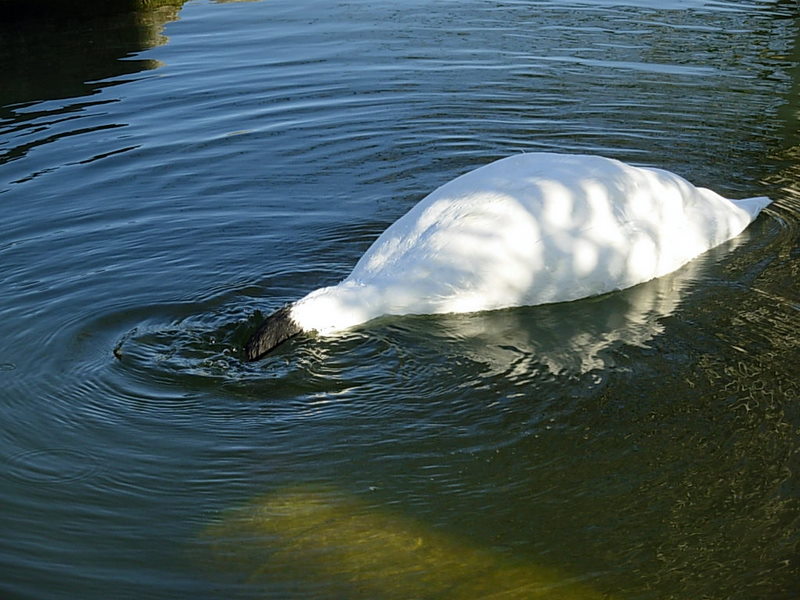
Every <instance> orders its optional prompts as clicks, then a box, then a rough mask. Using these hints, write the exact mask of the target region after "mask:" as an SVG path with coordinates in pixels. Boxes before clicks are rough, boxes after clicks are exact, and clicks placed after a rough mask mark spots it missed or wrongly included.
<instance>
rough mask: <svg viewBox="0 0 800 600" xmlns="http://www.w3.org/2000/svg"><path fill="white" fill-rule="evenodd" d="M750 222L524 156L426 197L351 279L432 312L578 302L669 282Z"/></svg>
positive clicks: (628, 174) (585, 168)
mask: <svg viewBox="0 0 800 600" xmlns="http://www.w3.org/2000/svg"><path fill="white" fill-rule="evenodd" d="M755 214H757V213H755ZM753 217H754V215H753V214H751V213H749V212H748V211H746V210H743V209H741V208H739V207H737V206H736V205H735V204H733V203H731V202H730V201H728V200H726V199H724V198H722V197H721V196H719V195H717V194H715V193H714V192H711V191H710V190H705V189H702V188H696V187H694V186H693V185H691V184H690V183H688V182H687V181H686V180H684V179H683V178H681V177H679V176H677V175H674V174H672V173H669V172H667V171H662V170H659V169H646V168H637V167H632V166H629V165H626V164H624V163H622V162H619V161H616V160H611V159H607V158H602V157H595V156H571V155H559V154H544V153H535V154H520V155H517V156H511V157H509V158H506V159H503V160H499V161H497V162H494V163H491V164H489V165H486V166H485V167H482V168H479V169H477V170H475V171H472V172H470V173H467V174H465V175H462V176H461V177H458V178H457V179H454V180H453V181H451V182H450V183H447V184H445V185H444V186H442V187H440V188H439V189H437V190H436V191H434V192H433V193H432V194H430V195H429V196H427V197H426V198H425V199H424V200H422V201H421V202H420V203H419V204H417V205H416V206H415V207H414V208H413V209H412V210H411V211H409V212H408V213H407V214H406V215H405V216H403V217H402V218H401V219H399V220H398V221H397V222H395V223H394V224H393V225H392V226H391V227H389V228H388V229H387V230H386V231H385V232H384V233H383V234H382V235H381V236H380V237H379V238H378V239H377V240H376V241H375V243H374V244H373V245H372V246H371V247H370V249H369V250H368V251H367V252H366V253H365V254H364V256H363V257H362V258H361V260H360V261H359V262H358V264H357V265H356V267H355V268H354V270H353V272H352V274H351V275H350V276H349V277H348V280H349V281H352V282H357V283H360V284H371V285H377V286H379V287H384V288H389V287H394V286H403V287H405V288H409V289H411V290H413V292H414V293H413V295H414V296H415V297H416V298H417V299H425V300H424V302H425V304H427V305H429V306H428V312H462V311H465V310H486V309H492V308H501V307H505V306H514V305H519V304H540V303H545V302H555V301H564V300H573V299H575V298H580V297H584V296H587V295H594V294H600V293H604V292H606V291H609V290H612V289H618V288H624V287H628V286H630V285H634V284H636V283H640V282H643V281H647V280H649V279H652V278H654V277H658V276H660V275H663V274H666V273H669V272H671V271H674V270H675V269H677V268H678V267H680V266H681V265H682V264H684V263H685V262H687V261H688V260H690V259H691V258H693V257H695V256H697V255H698V254H700V253H701V252H704V251H705V250H707V249H709V248H711V247H713V246H716V245H717V244H720V243H722V242H723V241H725V240H727V239H730V238H731V237H733V236H735V235H737V234H738V233H740V232H741V231H742V230H743V229H744V228H745V227H746V226H747V224H748V223H749V222H750V221H751V219H752V218H753ZM398 308H399V307H398Z"/></svg>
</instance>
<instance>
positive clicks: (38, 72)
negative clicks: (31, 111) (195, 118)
mask: <svg viewBox="0 0 800 600" xmlns="http://www.w3.org/2000/svg"><path fill="white" fill-rule="evenodd" d="M184 2H185V0H161V1H159V2H151V3H142V2H127V3H116V4H115V3H113V2H112V3H101V4H97V3H91V2H90V3H88V4H83V3H69V4H67V3H66V2H52V3H45V4H44V5H43V4H42V3H35V6H36V8H37V11H36V12H35V13H34V11H33V9H32V8H31V7H30V6H29V5H30V3H26V4H27V5H28V8H27V9H25V10H23V9H22V8H19V7H21V6H22V3H16V2H9V3H7V4H4V5H3V17H4V18H3V20H2V22H0V64H2V65H3V71H4V73H3V85H2V86H0V119H5V118H10V117H11V114H9V109H10V108H13V107H15V106H19V105H21V104H23V105H24V104H28V103H31V102H37V101H43V100H54V99H59V98H73V97H79V96H88V95H91V94H93V93H95V91H96V90H97V89H98V88H99V87H101V84H98V83H97V82H98V81H100V80H103V79H108V78H110V77H116V76H120V75H127V74H131V73H138V72H140V71H143V70H147V69H152V68H155V67H156V66H157V63H155V62H154V61H152V60H122V59H126V58H127V57H129V56H131V55H133V54H135V53H137V52H141V51H142V50H146V49H148V48H152V47H154V46H158V45H161V44H163V43H164V42H165V41H166V38H165V37H164V36H163V35H162V33H161V29H162V27H163V26H164V25H165V24H166V23H169V22H170V21H174V20H176V19H177V18H178V13H179V11H180V8H181V7H182V6H183V4H184ZM109 5H113V6H114V7H117V10H115V11H112V10H111V9H110V7H109ZM137 6H138V7H139V10H134V9H135V8H136V7H137ZM120 7H122V8H123V10H120ZM125 7H128V8H127V9H124V8H125Z"/></svg>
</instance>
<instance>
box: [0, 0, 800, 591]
mask: <svg viewBox="0 0 800 600" xmlns="http://www.w3.org/2000/svg"><path fill="white" fill-rule="evenodd" d="M162 27H163V32H162ZM799 36H800V8H799V7H798V4H797V2H796V1H794V0H786V1H781V0H775V1H770V0H761V1H756V0H753V1H746V0H742V1H711V0H709V1H701V0H664V1H660V2H655V1H653V2H650V1H648V0H620V1H618V2H615V1H613V0H607V1H606V0H587V1H584V2H557V1H546V0H541V1H538V2H527V1H521V0H516V1H514V0H504V1H497V2H480V1H472V0H467V1H464V0H462V1H459V2H450V1H442V2H433V1H422V0H410V1H404V2H389V1H383V2H364V1H352V2H334V1H326V2H323V1H308V2H306V1H301V2H287V1H282V0H281V1H264V2H255V3H232V4H214V3H207V2H189V3H187V4H185V5H183V6H182V7H180V6H172V7H169V6H167V7H162V8H157V9H154V10H152V11H150V12H145V13H141V14H123V15H117V16H113V15H106V16H103V17H102V18H101V17H99V16H98V17H96V18H91V17H86V16H81V17H80V18H78V17H75V18H73V19H69V18H67V19H64V18H61V19H60V20H58V21H56V22H48V21H44V20H28V21H25V22H23V23H18V22H15V23H7V22H6V23H3V25H2V29H0V65H2V67H0V69H2V71H1V72H2V85H0V101H2V107H0V207H2V210H1V211H0V232H1V233H0V277H1V279H0V280H1V281H2V283H1V284H0V285H2V288H0V289H2V295H0V339H2V345H1V348H2V349H1V350H0V390H1V391H0V417H2V427H0V507H1V508H2V509H1V510H0V531H2V535H0V591H2V597H3V598H11V599H29V598H30V599H37V600H39V599H41V600H44V599H56V598H70V599H72V598H81V599H94V598H97V599H107V598H137V599H138V598H152V599H156V598H158V599H160V598H177V599H183V598H209V599H211V598H226V599H227V598H270V599H278V600H284V599H288V598H320V599H329V598H349V597H352V598H356V597H358V598H362V597H366V598H381V597H385V598H422V597H425V598H451V597H453V598H454V597H465V598H468V597H472V598H478V597H492V598H508V597H514V598H517V597H519V598H524V597H547V598H563V597H570V598H572V597H574V598H588V597H593V598H594V597H607V598H615V599H626V600H632V599H667V598H670V599H671V598H674V599H681V600H695V599H700V598H709V599H712V598H713V599H722V598H726V599H727V598H730V599H738V600H750V599H753V600H755V599H787V600H788V599H789V598H796V597H799V596H800V562H798V561H799V560H800V476H799V475H798V473H800V454H798V452H799V451H800V435H799V434H800V376H799V375H798V365H800V360H799V359H800V352H799V351H798V344H800V321H799V320H798V318H799V317H800V291H799V290H798V283H797V282H798V276H800V266H799V265H800V261H799V259H800V244H799V243H798V239H799V238H800V135H798V111H800V101H799V100H798V98H799V97H800V42H798V40H799V39H800V37H799ZM525 150H530V151H533V150H549V151H562V152H590V153H600V154H604V155H608V156H613V157H616V158H620V159H623V160H628V161H631V162H634V163H636V164H645V165H657V166H661V167H664V168H667V169H670V170H673V171H675V172H678V173H680V174H682V175H684V176H686V177H688V178H689V179H691V180H693V181H694V182H695V183H697V184H698V185H704V186H708V187H712V188H714V189H716V190H717V191H719V192H720V193H722V194H726V195H729V196H733V197H737V196H749V195H758V194H768V195H770V196H771V197H772V198H774V200H775V203H774V204H773V205H772V206H771V207H770V208H769V209H767V210H766V211H765V213H764V214H763V215H762V217H760V218H759V219H758V221H757V222H756V223H755V224H754V225H753V226H752V227H751V228H750V229H748V231H747V232H746V233H745V234H744V235H743V236H741V237H740V238H738V239H737V240H735V241H734V242H731V243H729V244H727V245H725V246H723V247H721V248H718V249H715V250H713V251H711V252H709V253H708V254H706V255H704V256H702V257H701V258H699V259H698V260H696V261H694V262H693V263H691V264H690V265H688V266H687V267H686V268H684V269H682V270H681V271H679V272H677V273H675V274H673V275H671V276H669V277H666V278H664V279H662V280H659V281H654V282H651V283H648V284H645V285H643V286H639V287H637V288H634V289H632V290H628V291H624V292H620V293H616V294H611V295H609V296H606V297H603V298H599V299H589V300H585V301H579V302H575V303H570V304H566V305H556V306H545V307H535V308H520V309H515V310H507V311H499V312H496V313H489V314H481V315H461V316H440V317H425V316H418V317H404V318H386V319H381V320H378V321H375V322H372V323H370V324H367V325H365V326H363V327H361V328H359V329H358V330H355V331H352V332H351V333H348V334H347V335H345V336H343V337H340V338H336V339H317V340H315V339H298V340H296V341H293V342H290V343H288V344H287V345H285V346H283V347H282V348H281V349H280V350H279V351H278V352H276V353H275V354H273V355H271V356H270V357H268V358H267V359H266V360H264V361H262V362H259V363H256V364H243V363H241V362H240V361H239V359H238V355H237V352H236V349H237V348H238V347H239V346H240V345H241V344H242V342H243V340H244V339H245V338H246V336H247V334H248V331H249V330H250V329H251V328H252V327H253V326H254V324H255V322H256V319H255V317H254V316H253V313H254V312H255V311H256V310H260V311H264V312H268V311H270V310H272V309H274V308H276V307H278V306H280V305H281V304H283V303H285V302H287V301H290V300H292V299H296V298H298V297H300V296H302V295H303V294H305V293H306V292H307V291H309V290H311V289H313V288H315V287H318V286H320V285H323V284H331V283H334V282H336V281H337V280H338V279H340V278H342V277H344V276H345V275H346V274H347V273H348V272H349V270H350V268H351V267H352V266H353V265H354V264H355V262H356V260H357V259H358V257H359V256H360V255H361V253H362V252H363V251H364V250H365V249H366V248H367V246H368V245H369V243H370V242H371V240H373V239H374V238H375V237H376V236H377V235H378V234H379V233H380V232H381V231H382V230H383V229H384V228H385V227H386V226H387V225H388V224H389V223H391V222H392V221H394V220H395V219H396V218H397V217H399V216H400V215H401V214H403V213H404V212H405V211H406V210H408V209H409V208H410V207H411V206H412V205H413V204H414V203H415V202H416V201H417V200H419V199H420V198H421V197H422V196H424V195H425V194H426V193H428V192H429V191H431V190H432V189H434V188H435V187H437V186H438V185H440V184H442V183H444V182H446V181H448V180H449V179H451V178H453V177H454V176H456V175H458V174H460V173H463V172H465V171H467V170H469V169H470V168H473V167H476V166H478V165H481V164H484V163H486V162H488V161H490V160H492V159H495V158H498V157H501V156H505V155H508V154H511V153H515V152H520V151H525ZM292 486H312V487H310V488H308V489H310V490H313V491H308V492H307V494H308V495H307V496H303V495H295V496H290V495H286V494H285V493H284V492H282V490H286V489H298V488H296V487H295V488H293V487H292ZM299 489H306V488H299ZM305 493H306V492H304V494H305ZM282 494H283V495H282ZM276 498H277V500H276ZM287 498H292V500H291V502H290V501H289V500H287ZM308 498H311V500H308ZM336 502H340V503H342V506H343V507H344V508H341V510H340V512H338V513H336V515H335V516H330V517H326V519H327V520H326V523H327V525H325V528H324V529H320V527H321V526H315V525H314V524H313V523H312V522H311V520H309V521H308V526H307V527H305V525H304V523H305V521H304V520H303V519H306V518H308V519H311V517H309V516H308V514H310V513H308V506H310V505H311V504H314V503H320V504H324V505H326V506H327V505H328V504H336ZM292 503H293V504H292ZM277 505H280V506H281V507H283V508H281V509H280V510H277V509H275V508H274V507H275V506H277ZM337 506H338V505H337ZM264 507H267V508H264ZM270 507H272V508H270ZM276 510H277V513H276V514H272V513H271V512H270V511H273V512H274V511H276ZM265 511H266V512H265ZM303 511H306V512H305V513H304V512H303ZM266 513H269V514H268V515H267V516H268V517H269V519H267V521H265V522H268V523H269V525H268V527H269V528H270V529H269V532H266V530H265V527H267V525H264V524H263V523H261V524H260V523H259V519H260V517H259V516H258V515H262V516H263V515H264V514H266ZM304 515H305V516H304ZM293 519H294V520H293ZM298 520H299V521H298ZM298 523H299V524H300V527H299V528H298ZM315 527H316V529H315ZM406 538H408V540H412V538H413V543H412V542H408V543H407V541H408V540H407V539H406ZM364 539H370V540H372V541H373V542H374V544H373V545H372V546H363V545H362V541H363V540H364ZM371 543H372V542H371ZM404 544H405V545H404ZM411 546H413V547H414V548H415V549H416V550H415V552H416V554H414V553H412V554H413V556H422V557H423V558H424V560H423V561H422V562H421V563H420V564H422V565H423V566H421V567H419V568H417V567H413V566H412V567H410V569H411V570H412V571H414V570H415V569H416V571H415V572H414V574H413V576H414V577H416V576H417V574H418V573H417V571H419V572H422V571H425V572H426V573H427V574H428V575H430V573H433V572H435V573H436V574H437V576H440V577H442V578H443V579H441V580H439V579H436V580H428V579H425V580H424V582H423V584H420V585H421V587H420V585H418V582H417V583H414V581H412V579H413V577H411V576H409V577H410V578H409V577H406V576H405V575H403V576H402V577H401V576H398V575H397V573H396V572H393V571H392V568H394V567H396V566H397V565H401V564H406V563H404V562H403V561H404V560H405V558H402V557H401V556H400V555H401V554H402V553H403V552H406V550H408V548H410V547H411ZM364 548H367V549H368V550H369V551H368V552H364V551H363V550H364ZM419 548H427V550H426V551H420V550H419ZM419 552H427V554H422V555H420V554H419ZM287 553H288V554H287ZM287 556H288V557H291V560H288V559H287V558H286V557H287ZM403 556H405V555H403ZM280 557H283V560H279V559H280ZM415 560H416V559H415ZM448 561H451V562H448ZM452 561H455V562H452ZM456 563H458V564H456ZM409 564H410V563H409ZM415 564H416V563H415ZM511 564H513V565H522V566H521V567H520V570H519V572H517V571H513V569H512V570H510V567H508V565H511ZM275 565H281V566H280V568H278V567H276V566H275ZM459 569H461V570H459ZM465 569H466V571H469V572H470V577H471V578H469V577H468V579H469V581H466V582H465V577H466V575H465V573H466V571H465ZM476 572H477V573H478V574H477V575H475V573H476ZM542 573H545V575H542ZM406 575H407V574H406ZM426 576H427V575H426ZM448 577H450V578H449V579H448ZM536 577H541V578H542V579H543V580H546V581H545V583H542V585H543V586H545V587H543V588H537V587H536V585H538V584H536V583H532V581H533V579H535V578H536ZM487 582H488V583H487ZM370 586H372V587H370ZM415 586H416V587H415ZM471 586H473V587H471ZM481 586H483V587H481ZM570 586H572V587H570ZM457 588H458V589H459V590H460V592H459V593H460V594H461V595H458V594H456V593H455V590H456V589H457ZM537 589H538V590H539V591H541V592H542V594H543V595H541V596H539V595H535V594H536V593H537V592H536V590H537ZM565 590H569V593H571V594H572V595H568V594H567V592H565ZM495 592H497V593H496V594H495ZM514 593H516V594H517V595H513V594H514Z"/></svg>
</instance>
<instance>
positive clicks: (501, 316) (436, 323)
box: [428, 240, 741, 376]
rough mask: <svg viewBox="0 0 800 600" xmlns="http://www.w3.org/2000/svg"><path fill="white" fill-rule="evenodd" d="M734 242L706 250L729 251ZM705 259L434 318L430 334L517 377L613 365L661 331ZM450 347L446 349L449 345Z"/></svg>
mask: <svg viewBox="0 0 800 600" xmlns="http://www.w3.org/2000/svg"><path fill="white" fill-rule="evenodd" d="M739 243H741V240H736V241H731V242H728V243H727V244H725V245H724V246H723V247H722V248H720V249H717V250H714V251H712V252H713V255H718V254H717V253H719V252H726V251H730V250H732V249H733V248H734V247H735V246H736V245H737V244H739ZM707 259H708V256H704V257H700V258H698V259H696V260H694V261H691V262H690V263H689V264H687V265H685V266H684V267H682V268H681V269H679V270H678V271H676V272H674V273H671V274H670V275H667V276H664V277H660V278H658V279H654V280H652V281H649V282H646V283H643V284H641V285H638V286H635V287H633V288H629V289H627V290H621V291H617V292H613V293H610V294H606V295H603V296H598V297H595V298H587V299H584V300H579V301H576V302H568V303H560V304H551V305H544V306H536V307H529V308H528V307H525V308H516V309H510V310H500V311H492V312H485V313H475V314H469V315H446V316H443V317H437V318H435V319H433V320H432V321H431V322H430V323H428V325H429V326H433V327H434V334H435V337H437V338H439V337H441V339H443V340H444V339H447V340H449V342H448V343H451V344H452V343H453V340H457V343H458V345H459V349H458V350H457V352H462V353H463V354H464V356H465V357H466V358H469V359H470V360H472V361H474V362H476V363H483V364H486V365H488V366H489V370H490V371H491V372H494V373H505V374H507V375H510V376H521V375H524V374H526V373H530V372H531V371H542V369H543V368H545V369H546V370H547V371H549V372H550V373H552V374H564V375H582V374H585V373H588V372H590V371H592V370H596V369H603V368H606V367H610V366H613V360H614V359H613V351H614V350H615V349H617V348H620V347H622V346H625V345H627V346H640V347H641V346H645V345H647V343H648V342H649V341H650V340H651V339H652V338H653V337H655V336H657V335H658V334H660V333H661V332H662V331H663V325H662V323H661V320H662V319H663V318H664V317H667V316H669V315H671V314H673V312H674V311H675V310H676V309H677V308H678V307H679V306H680V304H681V301H682V300H683V299H684V297H685V295H686V293H687V292H688V289H689V288H690V287H691V285H692V284H693V283H694V282H695V281H696V280H697V278H698V277H699V276H700V275H701V273H702V270H703V265H704V263H705V261H706V260H707ZM451 352H452V349H451Z"/></svg>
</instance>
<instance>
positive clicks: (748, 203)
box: [732, 196, 772, 221]
mask: <svg viewBox="0 0 800 600" xmlns="http://www.w3.org/2000/svg"><path fill="white" fill-rule="evenodd" d="M732 202H733V203H734V204H735V205H736V206H738V207H739V208H741V209H742V210H744V211H746V212H747V214H749V215H750V220H751V221H753V220H755V218H756V217H757V216H758V213H760V212H761V209H763V208H764V207H765V206H767V205H768V204H772V200H770V199H769V198H767V197H766V196H754V197H753V198H743V199H742V200H732Z"/></svg>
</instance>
